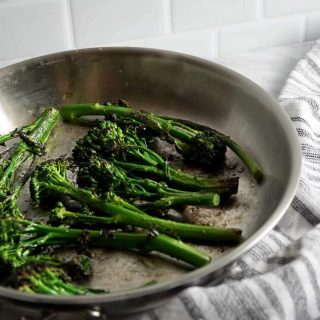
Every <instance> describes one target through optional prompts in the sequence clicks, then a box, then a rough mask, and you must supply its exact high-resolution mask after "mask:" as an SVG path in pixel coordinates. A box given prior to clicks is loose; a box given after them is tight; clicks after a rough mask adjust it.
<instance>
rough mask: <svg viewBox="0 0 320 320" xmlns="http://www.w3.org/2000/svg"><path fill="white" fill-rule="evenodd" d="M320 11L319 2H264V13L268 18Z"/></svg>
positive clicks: (309, 0)
mask: <svg viewBox="0 0 320 320" xmlns="http://www.w3.org/2000/svg"><path fill="white" fill-rule="evenodd" d="M319 9H320V1H319V0H264V12H265V16H266V17H274V16H279V15H284V14H292V13H297V12H305V11H309V10H319Z"/></svg>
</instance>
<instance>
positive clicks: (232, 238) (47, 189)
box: [30, 160, 241, 244]
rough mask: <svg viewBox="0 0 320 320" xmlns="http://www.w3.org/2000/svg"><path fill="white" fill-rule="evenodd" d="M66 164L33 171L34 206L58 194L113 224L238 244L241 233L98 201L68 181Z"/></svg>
mask: <svg viewBox="0 0 320 320" xmlns="http://www.w3.org/2000/svg"><path fill="white" fill-rule="evenodd" d="M67 166H68V164H67V163H66V161H63V160H56V161H46V162H44V163H42V164H40V165H38V167H37V168H36V169H35V171H34V173H33V176H32V178H31V182H30V191H31V196H32V198H33V200H34V201H35V203H37V204H48V202H50V200H51V199H54V198H55V197H56V196H57V195H61V194H64V195H66V196H69V197H71V198H72V199H74V200H77V201H79V202H80V203H82V204H84V205H87V206H88V207H90V208H91V209H93V210H95V212H97V213H98V214H99V215H103V216H109V217H111V218H110V221H112V223H121V224H125V225H131V226H136V227H140V228H143V229H147V230H153V229H156V230H157V231H159V232H163V233H167V234H170V235H175V236H178V237H180V238H186V239H198V240H201V239H202V240H206V241H207V242H211V243H219V244H234V243H238V242H239V240H240V236H241V230H239V229H232V228H229V229H228V228H219V227H209V226H200V225H193V224H187V223H179V222H175V221H170V220H164V219H159V218H156V217H153V216H150V215H148V214H146V213H144V212H143V211H141V210H140V209H138V208H136V207H135V206H133V205H131V204H129V203H128V202H126V201H124V200H122V199H121V198H120V197H117V196H115V195H112V194H107V195H106V197H105V198H104V199H103V198H99V197H98V196H96V195H95V194H93V193H92V192H91V191H89V190H86V189H83V188H77V187H76V186H75V185H74V184H72V183H71V182H70V181H69V180H68V179H67Z"/></svg>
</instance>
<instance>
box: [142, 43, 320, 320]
mask: <svg viewBox="0 0 320 320" xmlns="http://www.w3.org/2000/svg"><path fill="white" fill-rule="evenodd" d="M279 102H280V104H281V106H282V107H283V108H285V110H286V111H287V112H288V114H289V116H290V117H291V120H292V122H293V124H294V126H295V128H296V130H297V133H298V135H299V139H300V143H301V150H302V157H303V162H302V175H301V179H300V183H299V189H298V191H297V194H296V196H295V198H294V200H293V202H292V204H291V206H290V208H289V210H288V211H287V213H286V214H285V216H284V217H283V219H282V220H281V221H280V223H279V224H278V225H277V226H276V227H275V228H274V230H272V231H271V232H270V233H269V234H268V235H267V236H266V237H265V238H264V239H263V240H262V241H260V242H259V243H258V244H257V245H256V246H255V247H254V248H252V249H251V250H250V251H249V252H248V253H246V254H245V255H244V256H243V257H242V258H241V259H240V260H239V261H238V262H237V263H236V264H235V265H234V266H233V268H232V269H231V270H230V271H229V272H228V274H227V275H226V279H225V281H224V282H223V283H222V284H221V285H219V286H215V287H206V288H203V287H191V288H189V289H187V290H185V291H184V292H182V294H180V296H178V297H176V298H174V299H172V300H171V301H170V302H169V303H168V304H166V305H164V306H162V307H159V308H157V309H155V310H153V311H152V312H149V313H146V314H144V315H143V316H141V317H139V319H161V320H171V319H174V320H189V319H193V320H200V319H201V320H202V319H208V320H212V319H223V320H226V319H288V320H292V319H298V320H304V319H317V318H320V225H319V222H320V44H316V45H315V46H314V47H313V48H312V50H311V51H310V52H309V53H308V54H307V55H306V57H305V58H304V59H303V60H301V61H300V62H299V63H298V65H297V66H296V68H295V69H294V71H293V72H292V73H291V74H290V76H289V79H288V80H287V82H286V85H285V87H284V88H283V90H282V92H281V94H280V97H279Z"/></svg>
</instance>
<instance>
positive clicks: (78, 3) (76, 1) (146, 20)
mask: <svg viewBox="0 0 320 320" xmlns="http://www.w3.org/2000/svg"><path fill="white" fill-rule="evenodd" d="M71 9H72V16H73V23H74V28H75V42H76V46H78V47H85V46H96V45H103V44H107V43H110V42H115V41H121V40H130V39H137V38H143V37H149V36H154V35H160V34H162V33H164V32H165V21H164V19H165V6H164V2H163V1H150V0H134V1H127V0H117V1H114V0H94V1H88V0H71Z"/></svg>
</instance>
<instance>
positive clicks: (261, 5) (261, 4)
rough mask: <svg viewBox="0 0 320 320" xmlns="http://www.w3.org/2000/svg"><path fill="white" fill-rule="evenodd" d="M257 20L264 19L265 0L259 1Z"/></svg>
mask: <svg viewBox="0 0 320 320" xmlns="http://www.w3.org/2000/svg"><path fill="white" fill-rule="evenodd" d="M257 20H264V0H258V2H257Z"/></svg>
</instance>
